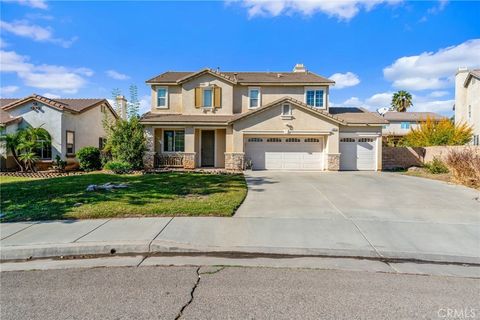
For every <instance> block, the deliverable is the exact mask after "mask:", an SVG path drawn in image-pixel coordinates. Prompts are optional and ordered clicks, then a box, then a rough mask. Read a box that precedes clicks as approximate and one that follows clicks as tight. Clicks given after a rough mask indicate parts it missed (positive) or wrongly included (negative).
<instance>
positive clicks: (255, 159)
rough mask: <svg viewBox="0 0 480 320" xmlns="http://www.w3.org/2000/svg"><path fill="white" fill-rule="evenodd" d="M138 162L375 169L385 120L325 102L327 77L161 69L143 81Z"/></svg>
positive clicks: (299, 68)
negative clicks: (147, 104) (147, 101)
mask: <svg viewBox="0 0 480 320" xmlns="http://www.w3.org/2000/svg"><path fill="white" fill-rule="evenodd" d="M147 84H148V85H149V86H150V87H151V97H152V100H151V104H152V106H151V110H150V112H148V113H146V114H145V115H144V116H143V117H142V119H141V122H142V123H143V124H144V126H145V130H146V135H147V137H148V139H147V140H148V151H147V153H146V156H145V159H144V160H145V161H144V162H145V165H146V167H150V168H151V167H157V166H182V167H184V168H188V169H192V168H199V167H217V168H226V169H228V170H243V169H245V168H250V167H252V168H253V169H254V170H255V169H260V170H330V171H336V170H379V169H380V168H381V167H382V166H381V147H382V146H381V132H382V126H383V125H384V124H385V123H386V121H385V120H384V119H383V118H382V117H381V116H379V115H377V114H374V113H371V112H368V111H366V110H364V109H361V108H332V107H330V105H329V89H330V86H332V85H334V82H333V81H332V80H329V79H327V78H324V77H322V76H319V75H317V74H315V73H312V72H310V71H307V70H306V69H305V68H304V67H303V65H296V66H295V68H294V70H293V72H223V71H219V70H212V69H203V70H200V71H197V72H171V71H168V72H165V73H162V74H160V75H158V76H156V77H154V78H152V79H150V80H148V81H147Z"/></svg>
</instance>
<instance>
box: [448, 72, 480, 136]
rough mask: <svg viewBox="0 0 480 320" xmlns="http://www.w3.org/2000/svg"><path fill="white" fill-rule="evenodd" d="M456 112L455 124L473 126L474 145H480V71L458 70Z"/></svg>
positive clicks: (456, 78)
mask: <svg viewBox="0 0 480 320" xmlns="http://www.w3.org/2000/svg"><path fill="white" fill-rule="evenodd" d="M454 110H455V124H460V123H466V124H468V125H470V126H472V127H473V139H472V144H474V145H480V69H474V70H468V69H466V68H459V69H458V71H457V74H456V77H455V107H454Z"/></svg>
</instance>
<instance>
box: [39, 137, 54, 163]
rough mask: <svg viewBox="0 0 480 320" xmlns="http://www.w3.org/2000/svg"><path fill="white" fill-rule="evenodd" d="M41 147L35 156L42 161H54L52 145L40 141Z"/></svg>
mask: <svg viewBox="0 0 480 320" xmlns="http://www.w3.org/2000/svg"><path fill="white" fill-rule="evenodd" d="M39 143H41V145H42V146H41V147H40V148H38V149H36V150H35V154H36V155H37V156H38V157H39V158H40V159H41V160H50V159H52V143H51V142H47V141H43V140H42V141H39Z"/></svg>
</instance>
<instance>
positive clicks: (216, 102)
mask: <svg viewBox="0 0 480 320" xmlns="http://www.w3.org/2000/svg"><path fill="white" fill-rule="evenodd" d="M213 106H214V107H215V108H221V107H222V88H221V87H214V88H213Z"/></svg>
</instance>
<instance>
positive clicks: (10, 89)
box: [0, 86, 20, 97]
mask: <svg viewBox="0 0 480 320" xmlns="http://www.w3.org/2000/svg"><path fill="white" fill-rule="evenodd" d="M18 89H20V87H17V86H5V87H0V95H1V96H2V97H3V96H5V95H9V94H12V93H15V92H17V91H18Z"/></svg>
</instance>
